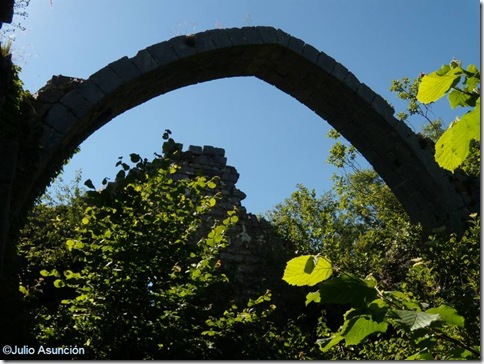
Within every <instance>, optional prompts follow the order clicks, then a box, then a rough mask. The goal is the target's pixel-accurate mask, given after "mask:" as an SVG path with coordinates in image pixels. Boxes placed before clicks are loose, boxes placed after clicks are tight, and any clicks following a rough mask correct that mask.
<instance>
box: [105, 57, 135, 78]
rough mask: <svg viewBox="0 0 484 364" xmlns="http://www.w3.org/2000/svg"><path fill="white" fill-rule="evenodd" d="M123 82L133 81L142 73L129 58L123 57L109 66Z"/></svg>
mask: <svg viewBox="0 0 484 364" xmlns="http://www.w3.org/2000/svg"><path fill="white" fill-rule="evenodd" d="M108 67H110V68H111V69H112V70H113V71H114V72H115V73H116V74H117V75H118V76H119V77H120V78H121V79H122V80H123V81H131V80H132V79H134V78H136V77H138V76H139V75H140V74H141V71H140V70H139V69H138V68H137V67H136V66H135V65H134V64H133V62H131V60H130V59H129V58H128V57H123V58H120V59H118V60H117V61H115V62H113V63H110V64H109V65H108Z"/></svg>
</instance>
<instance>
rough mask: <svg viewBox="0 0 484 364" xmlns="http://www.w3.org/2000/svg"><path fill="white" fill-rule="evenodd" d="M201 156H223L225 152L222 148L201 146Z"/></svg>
mask: <svg viewBox="0 0 484 364" xmlns="http://www.w3.org/2000/svg"><path fill="white" fill-rule="evenodd" d="M203 154H206V155H210V156H216V155H217V156H221V157H223V156H224V155H225V150H224V149H223V148H215V147H212V146H210V145H204V146H203Z"/></svg>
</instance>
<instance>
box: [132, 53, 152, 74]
mask: <svg viewBox="0 0 484 364" xmlns="http://www.w3.org/2000/svg"><path fill="white" fill-rule="evenodd" d="M131 60H132V62H133V64H134V65H135V66H136V67H138V69H139V70H140V71H141V72H142V73H147V72H150V71H153V70H154V69H156V68H157V67H158V63H157V62H156V61H155V60H154V59H153V56H152V55H151V52H150V51H149V48H146V49H143V50H141V51H139V52H138V53H137V54H136V56H134V57H133V58H132V59H131Z"/></svg>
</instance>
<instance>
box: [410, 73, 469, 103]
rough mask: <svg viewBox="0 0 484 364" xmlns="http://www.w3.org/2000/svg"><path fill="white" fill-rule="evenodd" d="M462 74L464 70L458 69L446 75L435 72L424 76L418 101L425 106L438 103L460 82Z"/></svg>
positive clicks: (418, 93) (419, 89) (419, 88)
mask: <svg viewBox="0 0 484 364" xmlns="http://www.w3.org/2000/svg"><path fill="white" fill-rule="evenodd" d="M462 74H463V71H462V69H461V68H460V67H456V68H454V69H451V70H449V71H448V72H447V73H445V74H439V73H437V72H433V73H430V74H428V75H425V76H423V77H422V80H421V82H420V85H419V87H418V92H417V100H418V101H420V102H421V103H423V104H429V103H431V102H434V101H437V100H438V99H440V98H441V97H442V96H444V95H445V94H446V93H447V91H449V89H450V88H451V87H452V86H455V85H456V84H457V83H458V82H459V79H460V77H461V75H462Z"/></svg>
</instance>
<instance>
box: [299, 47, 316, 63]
mask: <svg viewBox="0 0 484 364" xmlns="http://www.w3.org/2000/svg"><path fill="white" fill-rule="evenodd" d="M302 56H303V57H304V58H306V59H307V60H308V61H309V62H311V63H316V62H317V61H318V57H319V51H318V50H317V49H316V48H314V47H313V46H312V45H310V44H305V45H304V46H303V48H302Z"/></svg>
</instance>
